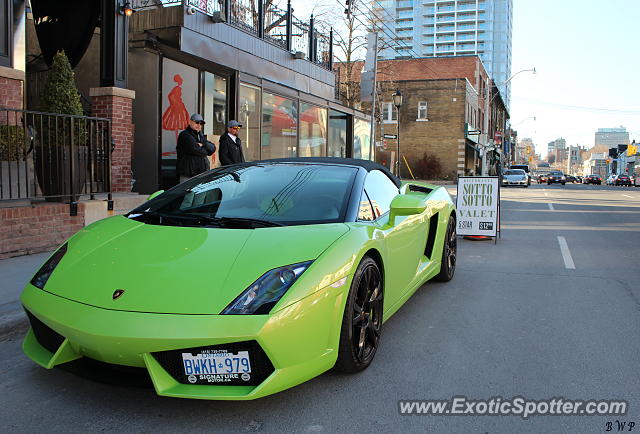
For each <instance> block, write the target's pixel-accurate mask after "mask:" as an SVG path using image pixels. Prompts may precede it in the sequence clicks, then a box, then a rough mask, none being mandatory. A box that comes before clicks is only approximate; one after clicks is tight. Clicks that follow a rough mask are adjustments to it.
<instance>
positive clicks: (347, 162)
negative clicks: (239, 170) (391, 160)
mask: <svg viewBox="0 0 640 434" xmlns="http://www.w3.org/2000/svg"><path fill="white" fill-rule="evenodd" d="M254 163H299V164H305V163H321V164H340V165H344V166H358V167H362V168H363V169H365V170H366V171H367V172H371V171H372V170H379V171H381V172H383V173H384V174H385V175H387V176H388V177H389V179H391V180H392V181H393V183H394V184H396V186H397V187H398V188H400V185H401V181H400V179H399V178H398V177H397V176H395V175H394V174H393V173H391V172H390V171H389V169H387V168H386V167H384V166H383V165H382V164H379V163H376V162H375V161H369V160H360V159H357V158H338V157H291V158H274V159H271V160H260V161H254Z"/></svg>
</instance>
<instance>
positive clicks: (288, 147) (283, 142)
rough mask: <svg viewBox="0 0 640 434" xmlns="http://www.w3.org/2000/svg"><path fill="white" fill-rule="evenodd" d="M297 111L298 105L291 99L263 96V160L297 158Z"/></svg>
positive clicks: (269, 95)
mask: <svg viewBox="0 0 640 434" xmlns="http://www.w3.org/2000/svg"><path fill="white" fill-rule="evenodd" d="M297 111H298V110H297V104H296V103H295V102H294V101H293V100H291V99H288V98H285V97H282V96H279V95H273V94H270V93H267V92H264V93H263V94H262V143H261V145H262V146H261V148H262V152H261V158H262V159H269V158H285V157H295V156H296V153H297V149H296V147H297V141H298V138H297V136H298V113H297Z"/></svg>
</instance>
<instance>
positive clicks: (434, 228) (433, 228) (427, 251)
mask: <svg viewBox="0 0 640 434" xmlns="http://www.w3.org/2000/svg"><path fill="white" fill-rule="evenodd" d="M438 214H439V213H435V214H434V215H432V216H431V217H429V234H428V235H427V245H426V247H425V248H424V255H425V256H426V257H427V258H429V259H433V258H432V257H431V255H433V245H434V243H435V242H436V233H437V232H438Z"/></svg>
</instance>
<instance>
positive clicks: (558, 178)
mask: <svg viewBox="0 0 640 434" xmlns="http://www.w3.org/2000/svg"><path fill="white" fill-rule="evenodd" d="M566 183H567V178H566V177H565V176H564V173H562V172H557V171H556V172H551V173H549V176H547V185H551V184H562V185H565V184H566Z"/></svg>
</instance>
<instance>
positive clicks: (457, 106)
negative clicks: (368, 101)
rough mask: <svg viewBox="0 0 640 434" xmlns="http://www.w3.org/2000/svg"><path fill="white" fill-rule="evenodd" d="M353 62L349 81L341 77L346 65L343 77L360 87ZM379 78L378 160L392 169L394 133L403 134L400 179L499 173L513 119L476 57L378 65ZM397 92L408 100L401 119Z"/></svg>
mask: <svg viewBox="0 0 640 434" xmlns="http://www.w3.org/2000/svg"><path fill="white" fill-rule="evenodd" d="M355 63H356V64H355V65H352V67H351V68H349V70H350V71H351V77H346V74H343V73H342V71H343V70H344V69H346V66H345V65H344V64H341V65H338V70H339V71H338V72H339V75H340V78H341V80H352V81H353V82H356V83H359V82H360V78H361V75H360V72H361V71H362V65H361V62H355ZM376 80H377V83H378V86H379V87H380V89H381V91H380V95H379V96H378V99H379V100H378V105H377V107H379V108H378V109H376V112H377V113H378V114H379V117H378V119H379V121H380V126H381V128H376V135H375V137H376V143H377V144H379V145H380V146H377V147H376V158H377V160H378V162H381V163H383V164H386V165H387V166H389V167H390V168H391V167H393V163H394V162H395V161H396V154H397V139H395V138H393V136H395V135H398V133H397V131H399V136H400V144H401V145H400V148H401V149H400V154H401V156H400V163H401V164H400V168H401V170H400V173H401V175H402V176H403V177H410V176H411V174H412V173H411V172H415V173H413V175H414V176H417V177H421V178H428V179H436V178H449V179H453V178H455V176H457V175H470V174H471V175H480V174H483V173H484V174H495V172H496V171H498V170H500V166H502V165H503V164H504V163H503V162H502V160H503V159H504V160H505V161H506V158H507V157H506V154H505V152H504V149H505V146H506V144H507V143H510V138H511V133H505V132H506V122H507V119H508V116H509V115H508V112H507V110H506V108H505V106H504V102H503V101H502V98H501V96H500V94H499V91H498V89H497V87H495V86H493V85H492V82H491V80H490V79H489V77H488V75H487V72H486V71H485V69H484V66H483V64H482V61H481V60H480V59H479V58H478V57H477V56H458V57H446V58H422V59H394V60H381V61H378V73H377V76H376ZM396 90H399V91H400V92H401V93H402V95H403V102H402V106H401V107H400V110H399V114H398V111H397V110H396V107H395V106H394V105H393V99H392V94H393V93H394V92H395V91H396ZM398 119H399V121H398ZM384 134H386V135H387V136H388V137H392V138H387V139H385V138H384V137H383V135H384ZM507 138H508V139H507ZM405 159H406V161H405ZM409 168H411V169H409ZM414 168H417V169H416V170H415V171H414Z"/></svg>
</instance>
